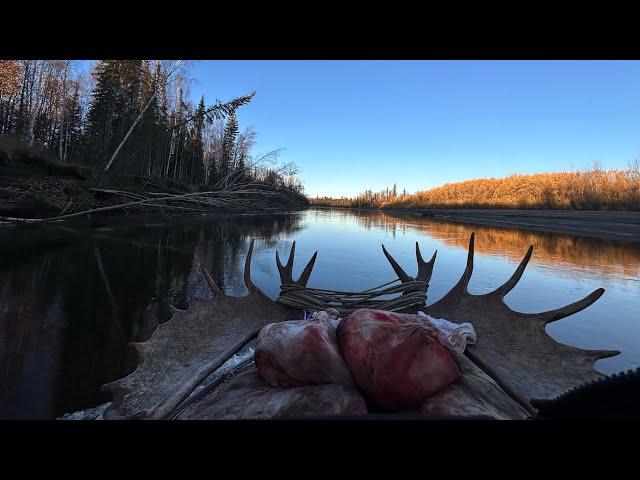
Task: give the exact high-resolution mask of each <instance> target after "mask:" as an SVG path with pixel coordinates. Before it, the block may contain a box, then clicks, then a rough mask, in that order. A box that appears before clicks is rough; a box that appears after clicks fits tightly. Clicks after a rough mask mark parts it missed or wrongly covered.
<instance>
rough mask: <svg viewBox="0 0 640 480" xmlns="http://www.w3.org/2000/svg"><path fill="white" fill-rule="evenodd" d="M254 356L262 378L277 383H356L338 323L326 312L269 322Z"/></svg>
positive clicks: (292, 384)
mask: <svg viewBox="0 0 640 480" xmlns="http://www.w3.org/2000/svg"><path fill="white" fill-rule="evenodd" d="M254 358H255V362H256V366H257V367H258V371H259V372H260V375H262V378H264V380H265V381H266V382H267V383H268V384H269V385H272V386H275V387H299V386H304V385H318V384H323V383H338V384H341V385H346V386H350V387H353V386H355V385H354V382H353V378H352V376H351V374H350V373H349V369H348V368H347V366H346V364H345V363H344V360H343V359H342V357H341V356H340V352H339V351H338V344H337V341H336V332H335V327H334V326H333V324H332V323H331V320H330V319H329V318H325V317H324V316H318V317H313V318H311V319H309V320H294V321H289V322H278V323H271V324H269V325H266V326H265V327H264V328H263V329H262V330H261V331H260V333H259V334H258V340H257V343H256V351H255V356H254Z"/></svg>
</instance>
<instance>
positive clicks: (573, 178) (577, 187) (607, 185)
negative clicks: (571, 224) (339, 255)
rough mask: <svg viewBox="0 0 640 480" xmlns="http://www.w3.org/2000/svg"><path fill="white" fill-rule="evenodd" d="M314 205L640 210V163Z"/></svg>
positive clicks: (321, 200) (314, 201) (315, 200)
mask: <svg viewBox="0 0 640 480" xmlns="http://www.w3.org/2000/svg"><path fill="white" fill-rule="evenodd" d="M310 202H311V204H312V205H317V206H333V207H353V208H520V209H532V208H542V209H574V210H602V209H616V210H640V162H639V161H638V160H635V161H633V162H631V163H630V164H629V168H627V169H625V170H604V169H602V168H600V167H599V166H598V165H597V164H596V165H594V167H593V168H591V169H588V170H574V171H568V172H554V173H540V174H534V175H516V174H514V175H509V176H507V177H505V178H487V179H476V180H467V181H464V182H456V183H446V184H444V185H442V186H441V187H436V188H432V189H430V190H425V191H420V192H417V193H413V194H406V193H403V194H400V195H396V194H395V189H394V190H393V192H392V194H389V193H388V190H387V191H382V192H378V193H372V192H371V191H367V192H364V193H363V194H360V195H358V196H356V197H355V198H346V197H344V198H327V197H324V198H319V197H316V198H312V199H310Z"/></svg>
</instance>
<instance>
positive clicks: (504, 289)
mask: <svg viewBox="0 0 640 480" xmlns="http://www.w3.org/2000/svg"><path fill="white" fill-rule="evenodd" d="M532 254H533V245H531V246H530V247H529V250H527V253H526V255H525V256H524V258H523V259H522V261H521V262H520V265H518V268H516V270H515V272H513V275H511V278H509V280H507V281H506V282H504V283H503V284H502V285H501V286H499V287H498V288H496V289H495V290H494V291H493V292H491V293H492V295H497V296H499V297H504V296H505V295H506V294H507V293H509V292H510V291H511V290H513V288H514V287H515V286H516V285H517V284H518V282H519V281H520V278H522V274H523V273H524V269H525V268H527V264H528V263H529V260H530V259H531V255H532Z"/></svg>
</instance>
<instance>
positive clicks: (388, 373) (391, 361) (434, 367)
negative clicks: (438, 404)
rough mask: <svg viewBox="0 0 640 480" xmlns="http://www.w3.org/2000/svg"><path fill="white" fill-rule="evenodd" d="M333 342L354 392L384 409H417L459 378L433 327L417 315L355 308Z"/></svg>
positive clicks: (455, 364)
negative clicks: (335, 342)
mask: <svg viewBox="0 0 640 480" xmlns="http://www.w3.org/2000/svg"><path fill="white" fill-rule="evenodd" d="M337 338H338V345H339V347H340V351H341V352H342V356H343V358H344V360H345V362H346V364H347V366H348V367H349V370H350V371H351V374H352V375H353V378H354V380H355V383H356V386H357V387H358V389H359V390H360V391H361V392H363V393H364V394H366V395H367V396H368V397H370V398H371V399H372V400H373V401H375V403H377V404H378V405H379V406H380V407H383V408H386V409H417V408H419V407H420V405H421V403H422V402H423V401H424V399H425V398H427V397H428V396H429V395H432V394H434V393H436V392H438V391H440V390H442V389H443V388H445V387H446V386H447V385H449V384H450V383H452V382H453V381H455V380H456V379H457V378H458V377H459V375H460V368H459V367H458V365H457V363H456V362H455V360H454V359H453V357H452V355H451V353H450V352H449V350H448V349H447V348H446V347H444V346H443V345H442V344H440V343H439V342H438V340H437V336H436V328H435V327H434V326H432V325H429V324H428V323H427V322H426V321H425V320H423V319H421V317H420V316H418V315H408V314H401V313H391V312H384V311H380V310H368V309H362V310H358V311H356V312H354V313H352V314H351V315H350V316H348V317H347V318H346V319H344V320H342V322H341V323H340V325H339V327H338V329H337Z"/></svg>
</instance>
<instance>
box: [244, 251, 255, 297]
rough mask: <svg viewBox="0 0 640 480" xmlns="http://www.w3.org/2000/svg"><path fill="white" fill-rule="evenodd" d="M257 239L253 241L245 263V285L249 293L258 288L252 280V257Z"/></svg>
mask: <svg viewBox="0 0 640 480" xmlns="http://www.w3.org/2000/svg"><path fill="white" fill-rule="evenodd" d="M254 240H255V239H254V238H252V239H251V243H250V244H249V251H248V252H247V258H246V260H245V261H244V284H245V285H246V287H247V290H249V292H252V291H253V290H255V288H256V286H255V285H254V284H253V281H252V280H251V256H252V255H253V241H254Z"/></svg>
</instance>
